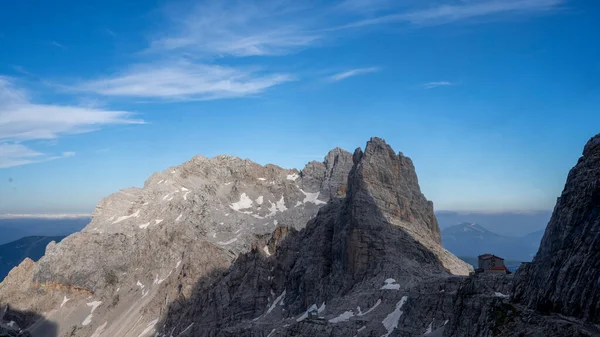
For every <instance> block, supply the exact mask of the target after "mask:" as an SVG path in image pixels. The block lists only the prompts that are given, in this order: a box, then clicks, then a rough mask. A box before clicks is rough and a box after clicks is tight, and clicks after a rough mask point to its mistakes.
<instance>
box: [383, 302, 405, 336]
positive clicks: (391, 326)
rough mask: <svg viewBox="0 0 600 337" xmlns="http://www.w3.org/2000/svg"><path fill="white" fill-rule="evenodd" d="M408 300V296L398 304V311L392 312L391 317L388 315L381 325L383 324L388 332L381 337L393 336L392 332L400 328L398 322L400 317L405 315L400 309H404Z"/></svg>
mask: <svg viewBox="0 0 600 337" xmlns="http://www.w3.org/2000/svg"><path fill="white" fill-rule="evenodd" d="M407 300H408V297H407V296H402V298H401V299H400V301H398V303H396V309H394V311H392V312H391V313H390V314H389V315H387V317H386V318H384V319H383V321H382V322H381V324H383V326H384V327H385V329H386V330H387V333H386V334H385V335H383V336H381V337H389V336H390V335H391V334H392V332H393V331H394V330H395V329H396V328H397V327H398V321H399V320H400V316H402V314H403V313H404V312H403V311H402V310H400V309H402V307H403V306H404V304H405V303H406V301H407Z"/></svg>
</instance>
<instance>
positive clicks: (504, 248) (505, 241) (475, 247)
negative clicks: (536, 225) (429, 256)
mask: <svg viewBox="0 0 600 337" xmlns="http://www.w3.org/2000/svg"><path fill="white" fill-rule="evenodd" d="M543 235H544V232H543V231H536V232H533V233H529V234H527V235H525V236H523V237H514V236H504V235H499V234H496V233H494V232H492V231H490V230H488V229H487V228H485V227H483V226H481V225H478V224H475V223H463V224H459V225H455V226H450V227H447V228H446V229H444V230H442V242H443V243H444V247H445V248H446V249H448V250H449V251H451V252H452V253H453V254H455V255H457V256H469V257H477V256H479V255H481V254H485V253H493V254H495V255H498V256H500V257H502V258H505V259H510V260H517V261H523V262H527V261H531V260H532V259H533V257H534V256H535V253H536V252H537V251H538V249H539V245H540V241H541V240H542V236H543Z"/></svg>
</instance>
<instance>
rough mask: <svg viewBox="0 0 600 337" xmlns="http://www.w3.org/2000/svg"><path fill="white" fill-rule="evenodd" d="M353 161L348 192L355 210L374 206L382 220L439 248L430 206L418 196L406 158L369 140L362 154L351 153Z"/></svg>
mask: <svg viewBox="0 0 600 337" xmlns="http://www.w3.org/2000/svg"><path fill="white" fill-rule="evenodd" d="M353 161H354V167H353V169H352V170H351V171H350V175H349V177H348V190H349V192H348V193H349V199H350V200H352V202H353V204H354V205H355V207H375V208H377V210H378V213H380V214H381V215H382V216H383V217H384V218H385V221H387V222H389V223H391V224H392V225H395V226H399V227H401V228H403V229H405V230H407V231H408V232H409V233H410V234H411V235H413V236H414V237H415V238H416V239H417V240H419V241H422V242H423V243H425V244H426V245H427V246H431V245H438V246H440V245H441V234H440V229H439V226H438V223H437V219H436V217H435V215H434V213H433V203H432V202H431V201H428V200H427V199H426V198H425V196H424V195H423V194H422V193H421V189H420V187H419V181H418V178H417V174H416V171H415V167H414V165H413V162H412V160H411V159H410V158H408V157H406V156H404V155H403V154H402V153H401V152H399V153H398V154H396V153H395V152H394V150H393V149H392V148H391V146H389V145H388V144H387V143H386V142H385V141H384V140H383V139H381V138H371V139H370V140H369V141H368V142H367V145H366V147H365V151H364V152H362V151H361V150H360V149H357V150H356V151H355V152H354V156H353ZM367 213H371V214H373V212H367Z"/></svg>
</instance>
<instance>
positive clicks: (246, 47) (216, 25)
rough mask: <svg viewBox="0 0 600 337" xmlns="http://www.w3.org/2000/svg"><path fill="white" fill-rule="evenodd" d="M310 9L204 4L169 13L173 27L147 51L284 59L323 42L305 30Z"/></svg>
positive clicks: (283, 2)
mask: <svg viewBox="0 0 600 337" xmlns="http://www.w3.org/2000/svg"><path fill="white" fill-rule="evenodd" d="M311 9H312V8H308V7H304V6H303V5H302V4H301V3H300V2H294V1H289V0H279V1H206V2H203V3H202V4H201V5H196V6H195V7H192V8H189V6H188V7H185V8H180V9H178V10H171V11H170V12H169V15H168V16H169V19H170V22H171V23H172V26H171V27H170V28H167V29H166V31H167V33H166V34H162V36H157V37H156V38H154V39H152V41H151V44H150V48H149V49H148V51H150V52H161V51H162V52H164V51H169V52H172V51H183V52H193V53H195V54H198V55H197V56H209V57H211V56H222V55H224V56H255V55H281V54H286V53H288V52H290V51H292V50H297V49H299V48H303V47H306V46H309V45H312V44H314V43H315V42H316V41H318V40H319V39H320V36H319V34H317V33H315V32H310V31H309V30H308V29H307V28H309V26H310V23H309V21H310V15H311V13H312V11H311ZM313 14H314V13H313ZM162 30H165V29H162Z"/></svg>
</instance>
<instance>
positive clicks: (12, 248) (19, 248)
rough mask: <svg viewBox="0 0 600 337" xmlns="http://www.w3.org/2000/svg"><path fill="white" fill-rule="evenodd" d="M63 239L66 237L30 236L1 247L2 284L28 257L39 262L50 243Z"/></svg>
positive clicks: (0, 278)
mask: <svg viewBox="0 0 600 337" xmlns="http://www.w3.org/2000/svg"><path fill="white" fill-rule="evenodd" d="M63 238H64V236H28V237H25V238H22V239H19V240H17V241H13V242H10V243H7V244H3V245H0V282H1V281H2V280H3V279H4V277H5V276H6V275H7V274H8V272H9V271H10V270H11V269H12V268H13V267H15V266H17V265H19V263H21V261H23V260H24V259H25V258H26V257H28V258H30V259H32V260H34V261H37V260H38V259H39V258H40V257H42V256H43V255H44V252H45V251H46V246H47V245H48V243H50V242H51V241H56V242H59V241H60V240H62V239H63Z"/></svg>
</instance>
